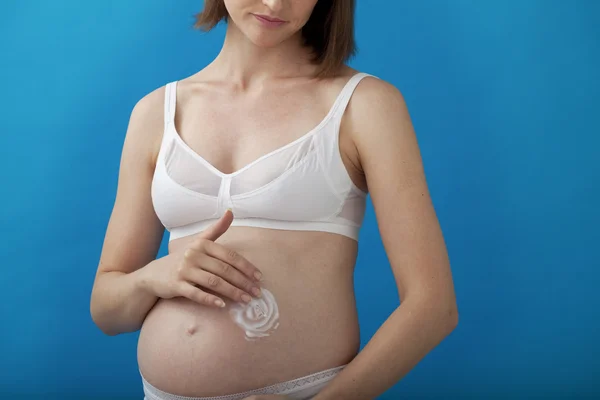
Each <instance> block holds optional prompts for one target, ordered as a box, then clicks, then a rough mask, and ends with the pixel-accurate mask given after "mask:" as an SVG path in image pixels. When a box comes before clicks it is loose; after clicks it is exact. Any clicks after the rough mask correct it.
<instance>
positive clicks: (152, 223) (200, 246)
mask: <svg viewBox="0 0 600 400" xmlns="http://www.w3.org/2000/svg"><path fill="white" fill-rule="evenodd" d="M163 99H164V87H163V88H162V89H157V90H155V91H154V92H152V93H149V94H148V95H147V96H145V97H144V98H142V99H141V100H140V101H139V102H138V103H137V104H136V105H135V107H134V108H133V111H132V112H131V117H130V121H129V126H128V128H127V133H126V135H125V141H124V144H123V151H122V154H121V163H120V170H119V179H118V185H117V194H116V199H115V203H114V206H113V210H112V214H111V216H110V220H109V222H108V227H107V230H106V234H105V238H104V245H103V247H102V253H101V255H100V263H99V265H98V270H97V272H96V277H95V280H94V286H93V288H92V295H91V300H90V313H91V315H92V320H93V321H94V323H95V324H96V325H97V326H98V327H99V328H100V329H101V330H102V331H103V332H104V333H106V334H107V335H118V334H120V333H127V332H134V331H137V330H139V329H140V328H141V326H142V324H143V322H144V319H145V318H146V315H147V314H148V312H149V311H150V310H151V309H152V307H153V306H154V304H155V303H156V302H157V300H158V299H159V298H167V299H168V298H173V297H186V298H188V299H190V300H192V301H195V302H196V303H198V304H200V305H204V306H210V307H223V306H225V303H224V302H223V299H222V298H221V297H223V298H228V299H231V300H233V301H238V302H249V301H251V294H254V295H255V296H260V284H259V281H260V279H261V277H260V275H255V274H259V273H260V271H259V270H258V268H256V266H254V265H253V264H252V263H250V262H249V261H248V260H246V259H245V258H244V257H242V256H241V255H239V254H237V253H236V252H235V251H232V250H231V249H227V248H225V247H224V246H222V245H220V244H218V243H216V242H215V241H216V240H217V239H218V238H219V237H220V236H221V235H222V234H223V233H224V232H225V231H227V229H228V228H229V226H230V225H231V222H232V221H233V214H232V213H231V212H226V213H225V214H224V215H223V216H222V217H221V218H220V219H219V220H217V221H216V222H215V223H214V224H213V225H212V226H210V227H209V228H207V229H206V230H204V231H203V232H200V233H198V234H196V235H195V237H192V238H191V239H192V240H190V241H189V243H188V245H187V246H186V247H185V248H183V249H180V250H179V251H178V252H177V253H173V254H168V255H166V256H164V257H161V258H160V259H158V260H157V259H156V255H157V253H158V249H159V247H160V243H161V241H162V237H163V234H164V227H163V225H162V223H161V222H160V220H159V219H158V217H157V216H156V213H155V211H154V207H153V205H152V197H151V185H152V177H153V175H154V169H155V165H156V158H157V156H158V150H159V149H160V143H161V140H162V135H163V126H164V120H163V116H162V115H163V112H162V110H163V104H164V102H163ZM206 289H209V290H208V291H207V290H206ZM210 292H213V293H210ZM219 296H221V297H219Z"/></svg>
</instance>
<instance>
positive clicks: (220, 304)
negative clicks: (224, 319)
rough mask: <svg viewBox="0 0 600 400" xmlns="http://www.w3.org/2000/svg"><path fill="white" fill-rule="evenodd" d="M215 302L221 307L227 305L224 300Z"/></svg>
mask: <svg viewBox="0 0 600 400" xmlns="http://www.w3.org/2000/svg"><path fill="white" fill-rule="evenodd" d="M215 304H216V305H217V306H218V307H221V308H223V307H225V303H223V300H215Z"/></svg>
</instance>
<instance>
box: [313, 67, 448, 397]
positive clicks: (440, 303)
mask: <svg viewBox="0 0 600 400" xmlns="http://www.w3.org/2000/svg"><path fill="white" fill-rule="evenodd" d="M342 129H345V130H346V129H347V130H346V131H345V133H349V134H350V135H351V137H352V139H353V141H354V144H355V146H356V150H357V153H358V158H359V160H360V165H361V168H362V171H363V173H364V174H365V178H366V181H367V185H368V189H369V193H370V195H371V200H372V202H373V207H374V209H375V214H376V217H377V223H378V225H379V230H380V234H381V238H382V241H383V245H384V247H385V250H386V253H387V256H388V259H389V261H390V265H391V268H392V270H393V274H394V277H395V280H396V284H397V286H398V293H399V296H400V299H401V304H400V306H399V307H398V308H397V309H396V310H395V311H394V312H393V313H392V314H391V315H390V316H389V318H388V319H387V320H386V321H385V323H384V324H383V325H382V326H381V327H380V328H379V330H378V331H377V332H376V333H375V335H374V336H373V337H372V338H371V340H370V341H369V342H368V343H367V345H366V346H365V347H364V349H363V350H362V351H361V352H360V353H359V354H358V355H357V356H356V357H355V358H354V360H352V361H351V362H350V363H349V364H348V365H347V366H346V368H344V370H343V371H342V372H340V373H339V374H338V376H336V377H335V378H334V379H333V380H332V381H331V382H330V383H329V384H328V385H327V387H325V388H324V389H323V390H322V391H321V392H320V393H319V394H318V395H317V396H316V397H314V400H330V399H336V400H337V399H344V400H363V399H365V400H366V399H374V398H376V397H377V396H379V395H381V394H382V393H384V392H385V391H386V390H388V389H389V388H391V387H392V386H393V385H394V384H395V383H397V382H398V381H399V380H400V379H402V378H403V377H404V376H405V375H406V374H407V373H408V372H409V371H410V370H411V369H412V368H413V367H414V366H415V365H416V364H417V363H418V362H419V361H420V360H421V359H423V358H424V357H425V355H426V354H427V353H429V352H430V351H431V350H432V349H433V348H434V347H436V346H437V345H438V344H439V343H440V342H441V341H442V340H443V339H444V338H445V337H446V336H448V335H449V334H450V333H451V332H452V330H453V329H454V328H455V327H456V325H457V323H458V311H457V305H456V298H455V293H454V285H453V281H452V275H451V271H450V262H449V258H448V254H447V251H446V246H445V241H444V238H443V235H442V230H441V228H440V225H439V222H438V219H437V216H436V213H435V211H434V207H433V204H432V201H431V198H430V194H429V190H428V187H427V183H426V179H425V173H424V169H423V165H422V160H421V155H420V150H419V146H418V144H417V139H416V135H415V132H414V129H413V125H412V122H411V118H410V116H409V112H408V109H407V106H406V103H405V101H404V98H403V96H402V94H401V93H400V92H399V91H398V90H397V89H396V88H395V87H394V86H392V85H391V84H389V83H387V82H385V81H382V80H378V79H375V78H366V79H364V80H363V82H361V84H360V85H359V86H358V87H357V89H356V92H355V94H354V96H353V98H352V102H351V103H350V105H349V107H348V110H347V113H346V116H345V119H344V122H343V124H342Z"/></svg>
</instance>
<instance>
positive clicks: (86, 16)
mask: <svg viewBox="0 0 600 400" xmlns="http://www.w3.org/2000/svg"><path fill="white" fill-rule="evenodd" d="M200 8H201V2H200V1H197V0H178V1H167V0H143V1H142V0H127V1H116V0H105V1H101V2H84V1H75V0H62V1H46V0H43V1H42V0H29V1H16V0H9V1H3V2H2V5H1V6H0V18H1V24H0V35H1V37H2V40H1V41H0V50H1V55H2V56H1V57H2V62H1V63H0V72H1V75H2V78H3V79H2V91H1V96H0V106H1V110H2V112H1V116H0V118H1V122H2V131H1V140H2V145H1V146H0V154H1V157H0V168H1V170H2V174H1V176H2V193H3V196H2V200H1V207H0V218H1V223H2V228H3V229H2V240H1V243H2V245H1V246H2V247H1V254H2V259H1V262H2V266H3V268H2V278H1V283H0V293H1V295H2V301H1V302H0V312H1V315H0V317H1V319H0V321H1V322H0V324H1V326H2V328H1V330H0V332H1V333H0V335H1V340H0V398H40V399H41V398H45V399H50V398H57V399H58V398H79V399H92V398H98V399H99V398H103V397H104V398H109V397H110V398H132V399H134V398H137V399H141V396H142V392H141V385H140V381H139V376H138V372H137V362H136V339H137V334H127V335H120V336H117V337H108V336H104V335H103V334H102V333H101V332H100V331H99V329H97V328H96V327H95V325H93V323H92V321H91V318H90V315H89V298H90V290H91V285H92V282H93V278H94V274H95V271H96V267H97V263H98V259H99V255H100V249H101V245H102V240H103V237H104V230H105V228H106V223H107V221H108V217H109V215H110V211H111V207H112V204H113V201H114V196H115V189H116V179H117V173H118V165H119V158H120V152H121V146H122V142H123V138H124V134H125V130H126V127H127V123H128V118H129V115H130V112H131V110H132V108H133V106H134V104H135V103H136V102H137V100H139V99H140V98H141V97H142V96H144V95H145V94H146V93H148V92H150V91H152V90H153V89H155V88H157V87H159V86H161V85H164V84H165V83H166V82H168V81H170V80H175V79H179V78H181V77H184V76H188V75H189V74H192V73H194V72H196V71H197V70H199V69H201V68H202V67H203V66H204V65H206V64H207V63H208V62H209V61H210V60H211V59H212V58H213V57H215V56H216V54H217V52H218V51H219V49H220V46H221V41H222V39H223V33H224V29H223V27H220V28H219V29H217V30H215V31H213V32H211V33H209V34H202V33H200V32H198V31H195V30H193V29H192V28H191V25H192V23H193V14H194V13H196V12H197V11H199V10H200ZM356 34H357V40H358V44H359V47H360V52H359V54H358V56H357V57H356V58H355V59H354V60H352V62H351V65H352V66H353V67H355V68H357V69H360V70H363V71H365V72H369V73H372V74H374V75H377V76H379V77H380V78H382V79H386V80H388V81H389V82H391V83H393V84H394V85H396V86H397V87H398V88H399V89H400V90H401V91H402V93H403V94H404V96H405V98H406V101H407V103H408V106H409V109H410V111H411V115H412V117H413V122H414V125H415V128H416V131H417V134H418V138H419V142H420V146H421V151H422V154H423V159H424V163H425V168H426V172H427V175H428V182H429V186H430V189H431V192H432V196H433V200H434V203H435V207H436V210H437V213H438V216H439V219H440V223H441V225H442V229H443V231H444V234H445V238H446V241H447V245H448V250H449V254H450V258H451V262H452V268H453V273H454V279H455V285H456V291H457V296H458V302H459V311H460V322H459V326H458V327H457V329H456V330H455V331H454V332H453V333H452V334H451V335H450V336H449V337H447V338H446V340H444V342H442V344H441V345H440V346H438V347H437V348H436V349H434V351H432V352H431V353H430V354H429V355H428V356H427V357H425V359H423V361H422V362H421V363H420V364H419V365H418V366H417V367H416V368H415V369H413V370H412V371H411V372H410V373H409V374H408V375H407V376H406V377H405V378H404V379H403V380H402V381H401V382H400V383H399V384H397V385H396V386H395V387H394V388H393V389H391V390H390V391H389V392H388V393H386V395H384V396H382V397H381V398H382V399H400V398H403V399H411V398H440V399H441V398H444V399H454V398H466V397H469V396H470V398H478V399H484V398H492V397H493V396H494V395H498V397H496V398H501V397H508V396H510V397H511V398H531V397H533V395H534V394H538V395H542V394H543V395H545V398H559V397H561V395H563V394H568V395H570V396H571V398H581V397H583V396H584V395H591V394H596V395H600V382H598V380H600V346H599V345H598V339H599V338H600V329H599V322H598V317H599V316H600V311H599V310H598V308H599V307H598V306H600V300H599V294H598V293H599V292H598V285H599V283H600V272H599V271H600V261H598V259H597V256H598V250H597V249H598V243H597V242H598V239H599V237H600V235H599V234H598V227H599V226H600V212H599V211H598V205H599V203H600V202H599V197H600V196H599V194H600V188H599V186H600V161H599V159H600V157H599V153H600V152H599V147H600V139H599V136H600V2H599V1H595V0H587V1H586V0H577V1H575V0H574V1H563V0H556V1H554V0H511V1H507V0H502V1H500V0H495V1H492V0H487V1H483V0H481V1H476V0H452V1H450V0H437V1H435V0H427V1H422V0H419V1H416V0H413V1H406V0H402V1H391V0H387V1H386V0H369V1H366V0H359V1H358V9H357V22H356ZM377 232H378V231H377V225H376V221H375V218H374V214H373V210H372V208H371V205H370V203H369V209H368V213H367V216H366V219H365V225H364V228H363V230H362V234H361V251H360V256H359V260H358V265H357V271H356V290H357V296H358V305H359V315H360V323H361V329H362V337H363V339H362V341H363V344H364V343H366V341H367V340H368V339H369V338H370V337H371V336H372V335H373V333H374V332H375V331H376V330H377V328H378V327H379V325H380V324H381V323H383V321H384V320H385V319H386V318H387V316H388V315H389V313H390V312H392V310H393V309H394V308H395V307H396V306H397V305H398V297H397V294H396V293H397V292H396V287H395V285H394V282H393V279H392V274H391V271H390V269H389V264H388V262H387V259H386V256H385V253H384V250H383V247H382V245H381V241H380V238H379V236H378V233H377ZM164 244H166V242H163V248H162V250H161V255H163V254H165V250H166V247H164ZM594 378H595V379H596V380H597V381H596V382H595V381H594ZM9 393H12V394H13V395H14V396H13V397H9V396H8V394H9ZM17 395H21V397H18V396H17ZM44 395H45V396H44Z"/></svg>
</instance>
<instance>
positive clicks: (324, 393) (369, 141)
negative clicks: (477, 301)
mask: <svg viewBox="0 0 600 400" xmlns="http://www.w3.org/2000/svg"><path fill="white" fill-rule="evenodd" d="M382 12H385V10H382ZM353 14H354V2H353V1H351V0H206V1H205V2H204V9H203V10H202V12H201V13H200V14H199V15H198V21H197V27H201V28H203V29H206V30H208V29H211V28H212V27H214V26H215V25H216V24H217V23H218V22H219V21H224V23H226V24H227V31H226V37H225V40H224V43H223V46H222V50H221V52H220V53H219V54H218V56H217V57H216V58H215V59H214V60H213V61H212V62H211V63H210V64H209V65H207V66H205V67H204V68H202V69H201V70H199V71H198V72H197V73H195V74H193V75H191V76H188V77H185V78H183V79H180V80H177V81H170V82H169V83H167V84H165V85H164V86H162V87H160V88H158V89H156V90H154V91H152V92H150V93H148V94H147V95H146V96H144V97H143V98H141V99H140V100H139V102H138V103H137V104H136V105H135V107H134V108H133V110H132V113H131V117H130V121H129V126H128V129H127V133H126V135H125V139H124V145H123V152H122V159H121V165H120V172H119V179H118V188H117V194H116V199H115V204H114V208H113V211H112V215H111V217H110V220H109V223H108V227H107V231H106V236H105V241H104V244H103V248H102V254H101V258H100V263H99V266H98V271H97V274H96V278H95V282H94V287H93V290H92V295H91V305H90V308H91V315H92V318H93V320H94V322H95V323H96V324H97V326H98V327H99V328H100V329H101V330H102V331H103V332H105V333H106V334H108V335H118V334H121V333H126V332H135V331H138V330H139V331H140V335H139V344H138V363H139V369H140V384H141V385H143V389H144V393H145V398H146V399H147V400H163V399H173V400H175V399H209V398H210V399H220V400H233V399H255V400H258V399H263V400H267V399H272V400H275V399H315V400H328V399H348V400H352V399H356V400H359V399H374V398H376V397H377V396H378V395H380V394H382V393H383V392H385V391H386V390H387V389H388V388H390V387H391V386H392V385H394V384H395V383H396V382H397V381H398V380H400V379H401V378H402V377H403V376H404V375H405V374H407V373H408V372H409V371H410V370H411V368H413V367H414V366H415V365H416V364H417V363H418V362H419V361H420V360H421V359H422V358H423V357H424V356H425V355H426V354H427V353H428V352H429V351H431V349H432V348H434V347H435V346H437V344H439V342H440V341H442V340H443V339H444V338H445V337H446V336H447V335H448V334H449V333H450V332H451V331H452V330H453V329H454V327H455V326H456V324H457V318H458V317H457V306H456V302H455V295H454V289H453V283H452V277H451V272H450V266H449V260H448V256H447V252H446V249H445V244H444V239H443V235H442V232H441V229H440V226H439V224H438V221H437V217H436V214H435V212H434V208H433V206H432V202H431V199H430V195H429V192H428V188H427V184H426V179H425V175H424V168H423V166H422V163H421V158H420V152H419V148H418V145H417V140H416V135H415V133H414V131H413V127H412V125H411V121H410V117H409V114H408V111H407V107H406V105H405V102H404V100H403V97H402V95H401V93H400V92H399V91H398V90H397V89H396V88H394V87H393V86H392V85H391V84H389V83H387V82H385V81H383V80H381V79H378V78H377V77H374V76H371V75H369V74H366V73H362V72H358V71H356V70H353V69H351V68H349V67H348V66H347V65H345V62H346V61H347V60H348V59H349V58H350V56H351V55H352V54H353V53H354V50H355V49H354V37H353ZM367 193H368V194H369V195H370V196H371V199H372V202H373V206H374V209H375V213H376V218H377V223H378V227H379V232H380V235H381V238H382V240H383V243H384V246H385V250H386V252H387V255H388V258H389V261H390V265H391V268H392V270H393V273H394V276H395V279H396V284H397V286H398V293H399V295H400V298H401V300H402V302H401V305H400V306H399V307H398V308H397V309H396V310H395V311H394V312H393V313H392V314H391V315H390V316H389V318H388V319H387V320H386V321H385V323H384V324H383V325H382V326H381V327H380V329H379V330H378V331H377V332H376V334H375V335H374V336H373V337H372V338H371V340H370V341H369V342H368V344H367V345H366V346H365V347H364V348H363V349H362V350H361V351H359V347H360V337H359V326H358V323H357V321H358V319H357V312H356V304H355V298H354V290H353V271H354V265H355V261H356V256H357V251H358V250H357V249H358V238H359V230H360V227H361V224H362V220H363V216H364V212H365V202H366V198H367ZM165 229H166V230H167V231H168V232H169V235H170V236H169V246H168V254H167V255H165V256H164V257H161V258H157V255H158V250H159V247H160V243H161V240H162V237H163V233H164V231H165ZM373 294H374V295H375V294H376V293H373Z"/></svg>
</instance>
